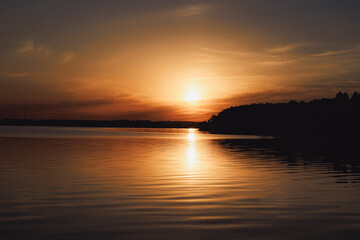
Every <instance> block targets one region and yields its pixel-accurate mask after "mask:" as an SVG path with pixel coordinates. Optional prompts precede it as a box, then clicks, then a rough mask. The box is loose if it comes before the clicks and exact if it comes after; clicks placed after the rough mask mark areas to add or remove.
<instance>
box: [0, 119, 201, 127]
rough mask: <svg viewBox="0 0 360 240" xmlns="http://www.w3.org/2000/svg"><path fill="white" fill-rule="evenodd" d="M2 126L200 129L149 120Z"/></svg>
mask: <svg viewBox="0 0 360 240" xmlns="http://www.w3.org/2000/svg"><path fill="white" fill-rule="evenodd" d="M0 125H2V126H51V127H129V128H198V125H199V123H198V122H191V121H149V120H115V121H105V120H104V121H103V120H65V119H61V120H60V119H59V120H56V119H40V120H35V119H0Z"/></svg>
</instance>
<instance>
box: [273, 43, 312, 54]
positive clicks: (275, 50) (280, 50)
mask: <svg viewBox="0 0 360 240" xmlns="http://www.w3.org/2000/svg"><path fill="white" fill-rule="evenodd" d="M308 45H309V44H306V43H292V44H286V45H282V46H277V47H274V48H270V49H269V50H268V51H269V52H271V53H284V52H288V51H292V50H294V49H297V48H300V47H305V46H308Z"/></svg>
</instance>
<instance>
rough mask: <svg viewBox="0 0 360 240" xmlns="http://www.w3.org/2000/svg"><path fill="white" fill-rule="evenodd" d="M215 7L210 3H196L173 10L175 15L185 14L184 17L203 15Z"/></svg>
mask: <svg viewBox="0 0 360 240" xmlns="http://www.w3.org/2000/svg"><path fill="white" fill-rule="evenodd" d="M212 8H213V6H212V5H210V4H195V5H190V6H186V7H182V8H179V9H176V10H175V11H172V14H173V15H174V16H183V17H190V16H196V15H201V14H205V13H207V12H209V11H210V10H211V9H212Z"/></svg>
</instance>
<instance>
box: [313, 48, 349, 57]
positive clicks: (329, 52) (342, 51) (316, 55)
mask: <svg viewBox="0 0 360 240" xmlns="http://www.w3.org/2000/svg"><path fill="white" fill-rule="evenodd" d="M351 52H353V50H352V49H347V50H338V51H326V52H322V53H317V54H312V55H310V57H327V56H333V55H339V54H345V53H351Z"/></svg>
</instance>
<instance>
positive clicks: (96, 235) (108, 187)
mask: <svg viewBox="0 0 360 240" xmlns="http://www.w3.org/2000/svg"><path fill="white" fill-rule="evenodd" d="M352 143H353V144H350V143H348V142H344V141H340V142H337V141H333V140H331V141H330V140H304V139H303V140H299V139H276V138H269V137H267V138H265V137H261V136H241V135H212V134H206V133H201V132H199V131H198V130H197V129H140V128H138V129H129V128H75V127H74V128H71V127H20V126H17V127H16V126H0V239H4V240H5V239H6V240H7V239H299V240H300V239H301V240H303V239H359V234H360V204H359V202H360V168H359V162H360V159H359V151H358V147H357V144H356V143H354V142H352Z"/></svg>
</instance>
